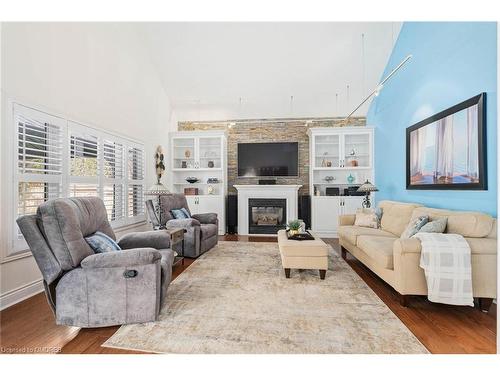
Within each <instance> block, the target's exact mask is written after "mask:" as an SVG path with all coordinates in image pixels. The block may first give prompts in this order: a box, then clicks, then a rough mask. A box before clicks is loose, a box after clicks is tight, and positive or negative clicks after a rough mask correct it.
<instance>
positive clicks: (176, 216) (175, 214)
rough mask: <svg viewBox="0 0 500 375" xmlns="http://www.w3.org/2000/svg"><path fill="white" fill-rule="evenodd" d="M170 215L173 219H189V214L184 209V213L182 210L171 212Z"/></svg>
mask: <svg viewBox="0 0 500 375" xmlns="http://www.w3.org/2000/svg"><path fill="white" fill-rule="evenodd" d="M170 213H171V214H172V216H173V217H174V219H189V214H188V213H187V210H186V209H184V211H183V209H182V208H181V209H178V210H171V211H170Z"/></svg>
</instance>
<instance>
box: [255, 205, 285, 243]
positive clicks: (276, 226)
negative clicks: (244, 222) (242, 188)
mask: <svg viewBox="0 0 500 375" xmlns="http://www.w3.org/2000/svg"><path fill="white" fill-rule="evenodd" d="M285 226H286V199H267V198H250V199H248V233H249V234H276V233H277V232H278V230H280V229H284V228H285Z"/></svg>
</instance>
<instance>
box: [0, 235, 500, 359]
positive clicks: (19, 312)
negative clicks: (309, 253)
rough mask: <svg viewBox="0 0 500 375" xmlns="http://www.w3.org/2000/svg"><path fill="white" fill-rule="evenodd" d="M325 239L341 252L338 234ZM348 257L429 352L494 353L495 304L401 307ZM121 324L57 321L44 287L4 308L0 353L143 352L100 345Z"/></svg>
mask: <svg viewBox="0 0 500 375" xmlns="http://www.w3.org/2000/svg"><path fill="white" fill-rule="evenodd" d="M221 240H225V241H244V242H276V237H264V236H238V235H226V236H221ZM325 241H326V242H328V243H329V244H331V245H332V246H333V248H334V249H335V251H337V252H339V246H338V241H337V240H335V239H326V240H325ZM193 262H194V260H193V259H186V260H185V263H184V265H179V266H177V267H175V268H174V270H173V272H172V277H173V278H176V277H177V276H178V275H180V274H181V273H182V272H183V271H184V270H185V269H186V268H187V267H189V266H190V265H191V264H192V263H193ZM347 263H348V264H349V265H350V266H351V268H352V269H353V270H354V271H355V272H356V273H357V274H358V275H359V276H360V277H361V278H362V279H363V280H364V282H365V283H366V284H367V285H368V286H369V287H370V288H371V289H372V290H373V291H374V292H375V293H376V294H377V295H378V297H379V298H380V299H381V300H382V301H383V302H384V303H385V304H386V305H387V306H388V307H389V309H391V311H392V312H393V313H394V314H395V315H396V316H397V317H398V318H399V319H400V320H401V321H402V322H403V323H404V324H405V325H406V326H407V327H408V329H409V330H410V331H411V332H413V334H414V335H415V336H416V337H417V338H418V339H419V340H420V341H421V342H422V344H424V345H425V346H426V348H427V349H428V350H429V351H430V352H431V353H496V305H494V304H493V305H492V308H491V309H490V311H489V313H487V314H486V313H483V312H481V311H479V310H478V309H475V308H472V307H456V306H446V305H440V304H435V303H431V302H429V301H427V299H426V298H424V297H412V298H411V300H410V305H409V307H402V306H401V305H400V304H399V300H398V297H397V293H396V292H395V291H394V290H393V289H392V288H391V287H390V286H389V285H387V284H386V283H385V282H384V281H382V280H381V279H380V278H378V277H377V276H376V275H375V274H374V273H373V272H371V271H370V270H369V269H368V268H367V267H365V266H364V265H363V264H362V263H361V262H359V261H357V260H356V259H354V258H353V257H351V256H349V257H348V260H347ZM118 328H119V327H118V326H116V327H106V328H92V329H78V328H74V327H64V326H57V325H56V324H55V321H54V316H53V314H52V311H51V310H50V308H49V306H48V304H47V301H46V299H45V295H44V294H43V293H40V294H37V295H35V296H33V297H31V298H28V299H27V300H25V301H23V302H21V303H18V304H16V305H14V306H11V307H9V308H7V309H5V310H4V311H2V312H0V347H1V348H2V353H8V352H9V351H16V350H18V351H20V352H23V351H26V350H25V349H26V348H28V350H35V349H38V350H40V348H42V349H43V348H46V349H47V350H45V351H46V352H53V351H51V350H49V349H52V348H60V352H61V353H89V354H91V353H96V354H97V353H99V354H117V353H119V354H122V353H137V354H140V353H142V352H134V351H130V350H119V349H112V348H104V347H102V346H101V345H102V344H103V343H104V342H105V341H106V340H107V339H108V338H109V337H111V336H112V335H113V333H114V332H116V330H117V329H118ZM43 352H44V351H43V350H42V353H43Z"/></svg>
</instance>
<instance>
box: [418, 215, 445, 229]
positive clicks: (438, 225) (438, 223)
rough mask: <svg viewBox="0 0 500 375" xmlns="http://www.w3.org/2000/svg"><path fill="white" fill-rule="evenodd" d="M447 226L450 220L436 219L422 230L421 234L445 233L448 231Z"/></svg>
mask: <svg viewBox="0 0 500 375" xmlns="http://www.w3.org/2000/svg"><path fill="white" fill-rule="evenodd" d="M446 224H448V218H447V217H443V218H441V219H436V220H432V221H429V222H428V223H427V224H425V225H424V226H423V227H422V228H420V230H419V232H421V233H444V231H445V230H446Z"/></svg>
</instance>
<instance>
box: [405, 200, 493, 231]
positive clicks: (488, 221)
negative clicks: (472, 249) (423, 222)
mask: <svg viewBox="0 0 500 375" xmlns="http://www.w3.org/2000/svg"><path fill="white" fill-rule="evenodd" d="M421 215H428V216H429V219H430V220H431V221H432V220H436V219H439V218H442V217H447V218H448V225H447V227H446V233H455V234H461V235H462V236H464V237H486V236H488V235H489V234H490V232H491V229H492V227H493V225H494V219H493V217H491V216H490V215H487V214H483V213H481V212H468V211H453V210H443V209H438V208H429V207H419V208H416V209H415V210H414V211H413V216H421Z"/></svg>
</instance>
